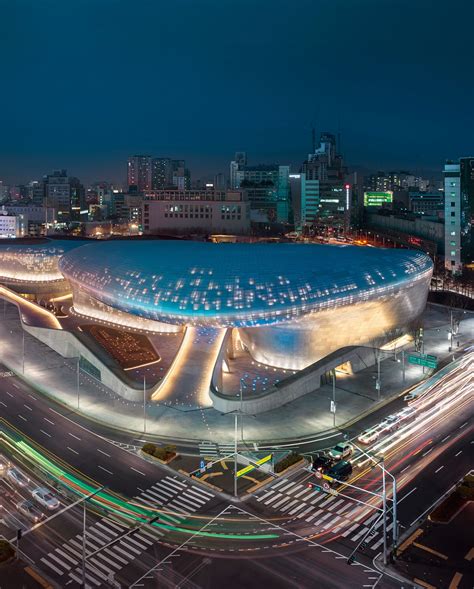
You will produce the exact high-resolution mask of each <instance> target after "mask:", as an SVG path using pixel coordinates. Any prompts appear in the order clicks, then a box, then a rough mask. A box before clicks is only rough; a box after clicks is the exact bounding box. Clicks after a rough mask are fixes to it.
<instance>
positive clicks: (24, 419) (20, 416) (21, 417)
mask: <svg viewBox="0 0 474 589" xmlns="http://www.w3.org/2000/svg"><path fill="white" fill-rule="evenodd" d="M18 417H19V418H20V419H23V421H28V420H27V419H26V417H23V415H20V414H19V413H18Z"/></svg>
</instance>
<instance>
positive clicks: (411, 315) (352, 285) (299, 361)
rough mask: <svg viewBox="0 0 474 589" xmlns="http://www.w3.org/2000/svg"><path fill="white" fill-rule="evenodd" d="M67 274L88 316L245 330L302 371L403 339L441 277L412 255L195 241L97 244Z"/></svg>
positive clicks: (258, 345) (79, 252)
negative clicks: (333, 356) (346, 349)
mask: <svg viewBox="0 0 474 589" xmlns="http://www.w3.org/2000/svg"><path fill="white" fill-rule="evenodd" d="M58 267H59V270H60V272H61V273H62V274H63V275H64V277H65V278H67V280H68V281H69V282H70V284H71V286H72V289H73V293H74V308H75V309H76V311H77V312H79V313H83V314H86V315H87V314H91V315H94V316H97V314H99V315H100V314H102V315H103V316H104V318H107V319H108V320H109V321H110V320H113V317H114V316H115V320H116V322H118V323H127V324H128V323H129V322H131V323H132V324H133V325H134V326H135V322H137V325H138V326H141V327H144V328H145V327H146V328H147V329H153V325H154V322H159V324H160V325H159V326H158V325H157V326H156V328H155V330H156V331H163V329H164V324H165V325H167V326H168V327H169V329H173V327H172V326H182V325H198V326H199V325H205V326H216V327H235V328H238V330H239V335H240V341H241V342H242V345H243V346H244V347H246V348H247V349H248V350H249V352H250V353H251V355H252V356H253V357H254V358H255V359H256V360H258V361H262V362H265V363H267V364H271V365H274V366H280V367H283V368H293V369H299V368H303V367H304V366H307V365H308V364H310V363H312V362H315V361H316V360H318V359H319V358H321V357H323V356H325V355H327V354H329V353H330V352H332V351H334V350H336V349H339V348H340V347H343V346H347V345H367V344H369V345H370V344H375V343H377V344H378V343H380V342H381V341H384V340H387V339H388V338H390V337H392V336H395V335H397V334H399V333H401V332H402V331H403V329H404V328H405V327H406V326H407V325H408V324H410V323H411V322H412V321H414V320H415V319H416V318H417V317H418V316H419V315H420V314H421V313H422V311H423V309H424V307H425V304H426V297H427V293H428V287H429V282H430V278H431V274H432V263H431V260H430V259H429V257H428V256H426V255H424V254H423V253H421V252H418V251H412V250H394V249H376V248H368V247H366V248H361V247H356V246H330V245H302V244H211V243H202V242H192V241H140V242H133V241H127V242H125V241H112V242H96V243H91V244H88V245H83V246H81V247H78V248H76V249H72V250H71V251H69V252H67V253H65V255H63V257H62V258H61V259H60V261H59V265H58ZM178 328H179V327H178ZM174 329H176V327H175V328H174Z"/></svg>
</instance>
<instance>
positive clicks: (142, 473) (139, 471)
mask: <svg viewBox="0 0 474 589" xmlns="http://www.w3.org/2000/svg"><path fill="white" fill-rule="evenodd" d="M130 468H131V469H132V470H134V471H135V472H138V474H141V475H143V476H144V477H146V474H145V473H144V472H142V471H141V470H137V469H136V468H133V466H131V467H130Z"/></svg>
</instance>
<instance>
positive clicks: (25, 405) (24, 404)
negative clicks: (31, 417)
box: [23, 403, 33, 411]
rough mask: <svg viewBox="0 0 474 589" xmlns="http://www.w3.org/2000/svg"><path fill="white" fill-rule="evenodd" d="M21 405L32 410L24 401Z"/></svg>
mask: <svg viewBox="0 0 474 589" xmlns="http://www.w3.org/2000/svg"><path fill="white" fill-rule="evenodd" d="M23 407H26V409H28V411H33V409H32V408H31V407H30V406H29V405H27V404H26V403H23Z"/></svg>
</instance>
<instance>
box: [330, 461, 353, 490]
mask: <svg viewBox="0 0 474 589" xmlns="http://www.w3.org/2000/svg"><path fill="white" fill-rule="evenodd" d="M325 474H326V475H327V476H330V477H332V478H334V479H337V481H347V480H348V479H349V477H350V476H351V474H352V464H351V463H350V462H347V460H340V461H339V462H337V463H336V464H335V465H334V466H331V468H329V469H328V470H327V471H326V473H325ZM337 481H335V482H336V484H337Z"/></svg>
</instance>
